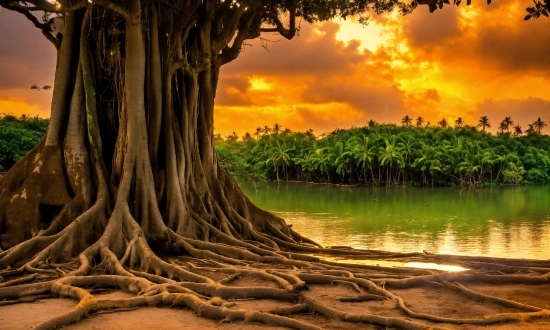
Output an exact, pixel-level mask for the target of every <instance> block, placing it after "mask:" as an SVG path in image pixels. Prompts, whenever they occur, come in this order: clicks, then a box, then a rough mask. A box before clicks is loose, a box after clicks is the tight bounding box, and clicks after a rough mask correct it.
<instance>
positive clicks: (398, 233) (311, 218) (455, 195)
mask: <svg viewBox="0 0 550 330" xmlns="http://www.w3.org/2000/svg"><path fill="white" fill-rule="evenodd" d="M241 187H242V188H243V190H244V191H245V193H246V194H247V195H248V196H249V197H250V199H251V200H252V201H253V202H254V203H256V204H257V205H258V206H260V207H262V208H264V209H267V210H269V211H272V212H274V213H276V214H278V215H279V216H281V217H282V218H284V219H285V220H286V222H287V223H289V224H292V225H293V228H294V229H295V230H296V231H298V232H299V233H301V234H302V235H304V236H306V237H309V238H311V239H313V240H315V241H316V242H318V243H320V244H321V245H323V246H330V245H349V246H352V247H355V248H366V249H380V250H387V251H396V252H421V251H423V250H426V251H429V252H432V253H446V254H459V255H477V256H492V257H506V258H528V259H550V186H534V187H505V188H496V189H481V190H470V189H462V190H461V189H458V188H433V189H432V188H428V189H424V188H406V189H403V188H390V189H386V188H372V187H346V186H333V185H316V184H303V183H280V184H276V183H273V184H262V185H259V186H257V187H254V186H253V185H251V184H247V183H242V184H241Z"/></svg>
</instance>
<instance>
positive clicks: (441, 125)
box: [437, 118, 449, 129]
mask: <svg viewBox="0 0 550 330" xmlns="http://www.w3.org/2000/svg"><path fill="white" fill-rule="evenodd" d="M437 126H439V127H441V128H443V129H445V128H447V127H449V124H447V120H446V119H445V118H443V119H441V120H440V121H439V122H437Z"/></svg>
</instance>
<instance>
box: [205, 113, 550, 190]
mask: <svg viewBox="0 0 550 330" xmlns="http://www.w3.org/2000/svg"><path fill="white" fill-rule="evenodd" d="M539 120H540V119H539ZM543 124H544V123H543ZM516 135H517V134H516ZM215 141H216V149H217V151H218V156H219V159H220V161H221V163H222V165H223V166H224V167H225V168H226V169H228V170H229V171H230V172H231V173H232V174H233V175H234V176H238V177H241V178H243V179H247V178H253V179H258V178H264V179H267V180H280V181H283V180H292V181H296V180H298V181H312V182H318V183H323V182H326V183H343V184H365V185H376V186H397V185H408V186H487V185H500V184H546V183H549V182H550V154H549V151H550V137H549V136H547V135H543V134H541V133H540V130H538V131H537V130H531V131H529V132H528V134H527V135H525V136H514V134H513V133H512V132H501V133H498V134H497V135H492V134H490V133H486V132H484V131H478V130H477V129H476V127H473V126H462V127H454V128H441V127H425V126H424V127H413V126H412V125H406V124H404V125H403V126H397V125H394V124H376V123H370V124H369V126H365V127H360V128H351V129H337V130H335V131H333V132H332V133H329V134H323V135H322V136H320V137H315V136H314V135H313V131H312V130H308V131H307V132H291V131H290V130H288V129H287V130H282V129H281V127H280V125H277V124H276V125H275V126H274V127H273V128H271V127H268V126H266V127H265V128H264V129H257V130H256V133H255V134H254V136H252V135H251V134H248V133H247V134H245V135H244V136H243V137H242V139H240V140H239V139H238V137H237V135H236V134H232V135H229V136H227V137H225V139H223V138H221V136H220V135H217V136H216V137H215Z"/></svg>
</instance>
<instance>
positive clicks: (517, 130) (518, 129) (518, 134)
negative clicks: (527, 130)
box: [514, 124, 523, 136]
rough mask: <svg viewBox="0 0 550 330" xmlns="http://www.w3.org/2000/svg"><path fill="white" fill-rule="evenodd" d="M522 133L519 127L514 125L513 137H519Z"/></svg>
mask: <svg viewBox="0 0 550 330" xmlns="http://www.w3.org/2000/svg"><path fill="white" fill-rule="evenodd" d="M522 133H523V132H522V131H521V126H519V124H518V125H516V126H514V136H520V135H521V134H522Z"/></svg>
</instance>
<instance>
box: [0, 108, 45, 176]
mask: <svg viewBox="0 0 550 330" xmlns="http://www.w3.org/2000/svg"><path fill="white" fill-rule="evenodd" d="M48 123H49V120H48V119H42V118H38V117H29V116H26V115H22V116H20V117H16V116H14V115H11V114H0V172H5V171H7V170H9V169H10V168H11V167H12V166H13V165H14V164H15V163H16V162H17V161H18V160H19V159H21V157H23V156H25V155H26V154H27V153H28V152H29V151H30V150H31V149H32V148H34V146H36V145H37V144H38V142H40V140H41V139H42V137H43V136H44V134H46V130H47V129H48Z"/></svg>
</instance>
